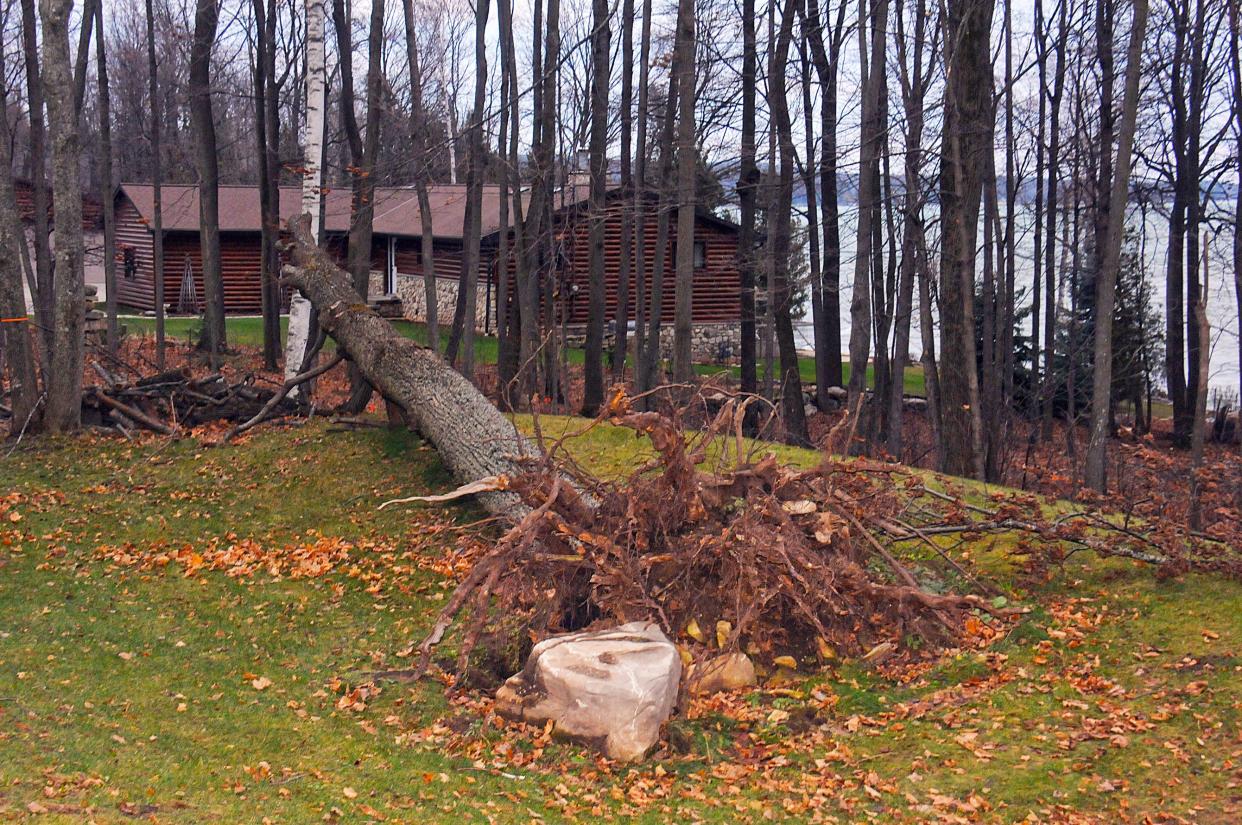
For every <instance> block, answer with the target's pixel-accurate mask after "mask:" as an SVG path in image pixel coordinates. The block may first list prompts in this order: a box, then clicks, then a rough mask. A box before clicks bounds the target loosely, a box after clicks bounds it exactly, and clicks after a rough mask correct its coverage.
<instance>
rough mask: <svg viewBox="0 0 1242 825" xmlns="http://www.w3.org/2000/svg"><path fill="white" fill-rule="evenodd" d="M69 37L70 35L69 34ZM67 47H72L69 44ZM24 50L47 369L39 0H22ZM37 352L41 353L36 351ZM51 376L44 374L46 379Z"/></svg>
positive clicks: (49, 297) (46, 199)
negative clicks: (37, 6) (36, 12)
mask: <svg viewBox="0 0 1242 825" xmlns="http://www.w3.org/2000/svg"><path fill="white" fill-rule="evenodd" d="M66 36H68V35H66ZM66 48H68V47H67V46H66ZM22 51H23V58H24V59H23V61H22V62H23V63H25V67H26V103H27V110H28V113H29V114H28V117H29V119H30V187H31V198H32V201H33V203H32V204H31V205H32V206H33V207H34V221H33V223H34V249H35V288H34V289H33V290H32V292H33V293H34V294H33V296H32V297H33V298H34V306H35V319H36V321H37V322H38V324H39V329H40V330H41V331H42V333H43V334H42V339H43V366H44V370H45V371H46V370H47V368H48V364H47V362H48V360H49V359H50V358H51V353H52V350H53V348H54V342H53V338H54V336H55V330H56V322H55V319H54V317H53V302H54V296H53V281H54V278H55V276H54V273H53V271H52V242H51V227H50V224H49V222H48V206H49V204H50V194H49V192H48V188H47V171H46V169H47V127H46V122H45V120H44V115H43V108H44V106H43V78H42V77H41V75H40V70H39V37H38V20H37V19H36V17H35V0H22ZM36 354H37V353H36ZM47 378H48V376H46V375H45V376H44V380H45V381H46V380H47Z"/></svg>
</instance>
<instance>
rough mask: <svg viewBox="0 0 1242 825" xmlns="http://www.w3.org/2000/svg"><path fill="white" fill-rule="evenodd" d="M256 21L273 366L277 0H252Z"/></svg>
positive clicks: (268, 357)
mask: <svg viewBox="0 0 1242 825" xmlns="http://www.w3.org/2000/svg"><path fill="white" fill-rule="evenodd" d="M253 8H254V20H255V32H254V34H255V42H256V45H255V62H254V92H255V141H256V144H257V149H258V161H259V210H260V212H261V213H262V215H263V219H262V233H263V234H262V240H261V247H262V249H261V253H260V254H261V257H262V263H261V265H260V266H261V269H260V276H259V278H260V284H259V290H260V297H261V299H262V306H263V362H264V366H265V367H266V368H267V369H269V370H274V369H276V367H277V364H278V362H279V360H280V292H279V288H278V286H277V280H278V279H279V277H280V256H279V250H278V249H277V244H278V239H279V235H280V168H279V166H280V158H279V154H278V147H279V145H280V122H279V120H278V106H279V100H278V99H277V98H278V95H279V92H278V90H277V88H276V78H275V74H276V14H277V9H276V0H268V3H267V8H266V9H265V8H264V5H263V0H253Z"/></svg>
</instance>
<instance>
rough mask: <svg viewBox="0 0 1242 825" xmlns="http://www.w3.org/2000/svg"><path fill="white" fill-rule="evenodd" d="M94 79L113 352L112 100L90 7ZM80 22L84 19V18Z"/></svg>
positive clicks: (116, 333)
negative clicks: (96, 85) (96, 88)
mask: <svg viewBox="0 0 1242 825" xmlns="http://www.w3.org/2000/svg"><path fill="white" fill-rule="evenodd" d="M94 18H95V62H96V69H95V74H96V81H97V82H98V84H99V99H98V101H97V103H96V105H97V106H98V107H99V190H100V191H99V202H100V204H101V205H102V211H103V231H104V237H103V241H104V248H103V265H104V302H105V303H104V306H105V308H106V310H107V314H108V351H109V352H110V353H112V354H113V355H115V354H116V349H117V346H118V344H119V342H120V337H121V332H120V329H119V327H118V325H117V318H116V217H115V215H114V214H113V212H114V209H113V202H112V189H113V186H114V185H115V183H114V181H113V178H112V101H111V97H112V95H111V93H110V91H109V88H108V55H107V51H108V50H107V48H106V45H105V40H104V31H103V11H102V10H101V9H100V7H99V4H98V3H96V4H95V7H94ZM82 25H83V26H86V25H87V23H86V21H85V20H84V21H83V22H82Z"/></svg>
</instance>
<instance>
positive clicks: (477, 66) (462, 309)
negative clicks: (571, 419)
mask: <svg viewBox="0 0 1242 825" xmlns="http://www.w3.org/2000/svg"><path fill="white" fill-rule="evenodd" d="M490 8H491V4H490V3H483V2H480V3H476V4H475V17H474V109H473V110H472V114H471V115H470V134H469V137H468V143H467V146H468V154H467V158H466V210H465V223H464V225H463V226H462V233H461V234H462V246H463V247H464V250H463V253H462V258H461V276H460V277H459V278H458V281H457V283H458V290H457V307H456V311H455V312H454V314H453V331H452V334H451V335H450V337H449V345H448V359H449V361H451V362H452V363H453V364H455V365H456V366H457V368H458V369H459V370H461V373H462V375H464V376H466V377H467V378H473V377H474V328H475V318H476V317H477V304H478V293H479V290H478V283H479V236H480V233H481V226H482V209H483V162H484V158H483V118H484V108H485V107H486V105H487V36H486V35H487V16H488V10H489V9H490ZM459 348H460V352H459Z"/></svg>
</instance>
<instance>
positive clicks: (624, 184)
mask: <svg viewBox="0 0 1242 825" xmlns="http://www.w3.org/2000/svg"><path fill="white" fill-rule="evenodd" d="M604 106H605V128H606V127H607V122H606V118H607V90H605V101H604ZM633 138H634V0H623V2H622V7H621V191H622V192H623V193H625V195H626V196H627V197H632V196H633V192H634V174H633V160H634V158H633ZM635 217H636V214H635V212H634V211H633V210H631V209H628V208H624V207H623V208H622V210H621V260H620V261H619V262H618V263H619V266H618V272H617V274H618V280H617V314H616V324H615V330H614V333H613V344H612V380H613V381H615V382H619V381H621V380H623V379H624V377H625V359H626V356H627V355H628V353H629V333H630V280H631V279H632V278H633V276H634V269H635V267H634V240H635V239H634V219H635ZM638 226H639V230H640V231H641V229H642V223H641V222H640V223H639V224H638ZM638 271H639V272H640V273H641V272H642V267H641V265H640V266H639V267H638Z"/></svg>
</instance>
